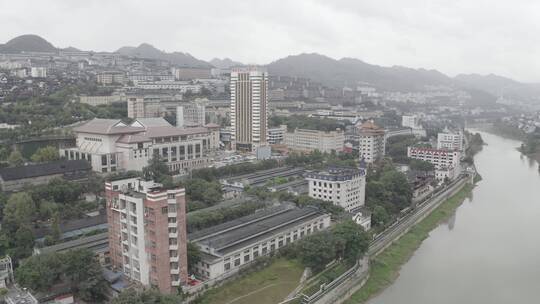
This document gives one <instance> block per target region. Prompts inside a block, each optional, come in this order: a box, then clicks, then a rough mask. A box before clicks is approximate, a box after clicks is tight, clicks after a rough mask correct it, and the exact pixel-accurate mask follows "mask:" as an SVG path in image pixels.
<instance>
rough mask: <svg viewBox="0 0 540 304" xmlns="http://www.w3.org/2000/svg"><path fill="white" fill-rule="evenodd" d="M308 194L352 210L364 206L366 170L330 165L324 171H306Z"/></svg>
mask: <svg viewBox="0 0 540 304" xmlns="http://www.w3.org/2000/svg"><path fill="white" fill-rule="evenodd" d="M305 176H306V180H307V181H308V183H309V196H310V197H313V198H317V199H321V200H324V201H329V202H332V203H333V204H334V205H337V206H340V207H343V209H345V210H346V211H352V210H354V209H357V208H359V207H362V206H364V203H365V198H366V171H365V170H364V169H356V168H340V167H331V168H328V169H327V170H326V171H315V172H308V173H307V174H306V175H305Z"/></svg>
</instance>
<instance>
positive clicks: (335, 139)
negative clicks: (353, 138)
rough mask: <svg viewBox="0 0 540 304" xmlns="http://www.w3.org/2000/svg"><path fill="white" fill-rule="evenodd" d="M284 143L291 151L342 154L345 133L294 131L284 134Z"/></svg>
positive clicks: (339, 131) (337, 131) (338, 131)
mask: <svg viewBox="0 0 540 304" xmlns="http://www.w3.org/2000/svg"><path fill="white" fill-rule="evenodd" d="M284 143H285V145H286V146H287V148H288V149H289V150H292V151H299V152H313V151H315V150H319V151H320V152H326V153H330V152H332V151H335V152H342V151H343V146H344V145H345V133H344V132H343V131H342V130H339V129H337V130H336V131H318V130H308V129H296V130H294V132H287V133H285V138H284Z"/></svg>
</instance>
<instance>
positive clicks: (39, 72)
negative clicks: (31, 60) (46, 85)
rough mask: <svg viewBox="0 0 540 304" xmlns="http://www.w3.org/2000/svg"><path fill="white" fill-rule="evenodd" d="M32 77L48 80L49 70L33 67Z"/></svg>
mask: <svg viewBox="0 0 540 304" xmlns="http://www.w3.org/2000/svg"><path fill="white" fill-rule="evenodd" d="M30 76H32V78H46V77H47V68H45V67H32V68H31V69H30Z"/></svg>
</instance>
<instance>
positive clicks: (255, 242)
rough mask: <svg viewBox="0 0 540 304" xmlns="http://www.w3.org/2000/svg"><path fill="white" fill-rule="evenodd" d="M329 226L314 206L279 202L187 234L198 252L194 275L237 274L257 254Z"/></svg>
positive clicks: (220, 276) (326, 216) (207, 277)
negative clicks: (199, 256)
mask: <svg viewBox="0 0 540 304" xmlns="http://www.w3.org/2000/svg"><path fill="white" fill-rule="evenodd" d="M329 226H330V215H329V214H325V213H323V212H321V211H320V210H318V209H317V208H315V207H305V208H301V209H300V208H296V207H294V206H292V205H288V204H283V205H281V206H279V207H274V208H270V209H266V210H262V211H258V212H256V213H255V214H252V215H248V216H244V217H241V218H239V219H236V220H232V221H229V222H226V223H224V224H220V225H217V226H214V227H210V228H207V229H203V230H200V231H197V232H194V233H191V234H190V235H188V239H189V240H190V241H191V242H194V243H196V244H197V245H198V246H199V249H200V251H201V261H200V262H198V263H197V265H196V275H198V276H199V277H201V278H203V279H205V280H220V279H225V278H227V277H229V276H231V275H232V274H234V273H237V272H238V270H240V269H241V268H243V267H244V266H246V265H249V264H250V263H251V262H253V261H254V260H255V259H257V257H259V256H265V255H269V254H271V253H272V252H274V251H276V250H278V249H279V248H282V247H284V246H286V245H287V244H290V243H293V242H296V241H298V240H300V239H302V238H304V237H305V236H307V235H310V234H312V233H315V232H316V231H319V230H323V229H326V228H328V227H329Z"/></svg>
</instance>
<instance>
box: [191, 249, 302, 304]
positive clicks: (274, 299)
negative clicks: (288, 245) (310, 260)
mask: <svg viewBox="0 0 540 304" xmlns="http://www.w3.org/2000/svg"><path fill="white" fill-rule="evenodd" d="M303 272H304V267H303V266H302V265H301V264H300V263H299V262H297V261H290V260H286V259H283V258H282V259H277V260H276V261H274V262H273V263H272V264H270V265H269V266H268V267H266V268H264V269H262V270H260V271H256V272H252V273H250V274H248V275H246V276H245V277H243V278H240V279H237V280H234V281H232V282H230V283H226V284H225V285H223V286H221V287H218V288H216V289H213V290H209V291H208V292H207V293H205V294H204V296H203V297H202V298H201V299H200V300H198V301H197V303H200V304H228V303H230V304H250V303H257V304H275V303H279V302H281V301H282V300H283V299H284V298H285V297H286V296H287V295H288V294H289V293H290V292H291V291H293V290H294V289H295V288H296V286H298V282H299V281H300V277H301V276H302V273H303Z"/></svg>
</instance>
